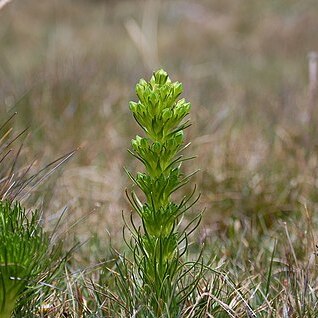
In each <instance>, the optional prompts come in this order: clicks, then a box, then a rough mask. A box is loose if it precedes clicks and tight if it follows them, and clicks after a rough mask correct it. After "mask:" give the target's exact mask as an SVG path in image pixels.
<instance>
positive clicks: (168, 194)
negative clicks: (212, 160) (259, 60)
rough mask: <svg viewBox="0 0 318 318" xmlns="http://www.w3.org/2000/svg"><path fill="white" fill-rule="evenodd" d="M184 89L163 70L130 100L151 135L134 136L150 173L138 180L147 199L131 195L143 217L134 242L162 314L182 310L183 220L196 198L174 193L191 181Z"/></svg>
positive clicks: (137, 152)
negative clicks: (185, 167) (184, 167)
mask: <svg viewBox="0 0 318 318" xmlns="http://www.w3.org/2000/svg"><path fill="white" fill-rule="evenodd" d="M182 91H183V86H182V84H181V83H179V82H175V83H173V82H171V80H170V78H169V77H168V75H167V73H166V72H165V71H163V70H159V71H157V72H155V73H154V74H153V76H152V77H151V79H150V81H149V82H146V81H145V80H143V79H142V80H140V81H139V83H138V84H137V85H136V93H137V96H138V98H139V101H138V102H130V110H131V112H132V114H133V116H134V118H135V120H136V121H137V123H138V124H139V125H140V127H141V128H142V130H143V131H144V133H145V136H144V137H141V136H136V138H135V139H133V140H132V151H130V152H131V154H132V155H134V156H135V157H136V158H138V159H139V160H140V161H141V162H142V163H143V165H144V166H145V171H144V172H139V173H137V175H136V176H135V177H134V176H132V174H130V173H129V172H128V174H129V176H130V178H131V179H132V180H133V182H134V184H135V185H136V186H138V187H139V188H140V189H141V191H142V192H143V194H144V200H145V202H142V200H141V199H139V198H138V196H137V194H136V193H135V192H132V193H131V195H129V196H128V198H129V200H130V202H131V204H132V206H133V208H134V210H136V211H137V213H138V215H139V216H140V218H141V224H142V226H141V228H137V227H134V228H135V233H134V238H135V245H133V246H132V249H133V252H134V257H135V261H136V263H137V267H138V270H139V272H140V276H141V281H142V288H143V290H144V291H146V292H147V293H148V295H149V304H147V306H148V307H151V308H152V309H153V312H155V313H156V315H157V316H160V315H161V314H162V313H163V312H164V311H165V310H166V309H167V306H168V307H170V309H169V310H170V311H171V308H172V307H173V308H175V310H176V311H177V312H178V311H179V303H180V297H178V296H177V295H176V291H175V281H176V276H177V273H178V268H179V265H180V257H181V255H180V254H181V252H180V247H179V246H180V242H181V241H182V238H183V240H184V237H185V236H186V235H187V234H186V233H185V232H184V231H179V229H178V224H179V222H180V218H181V217H182V215H183V214H184V212H185V211H186V210H187V209H188V208H189V206H188V202H189V200H190V199H191V197H192V194H191V195H190V196H189V197H185V198H184V199H183V200H181V202H179V203H176V202H173V200H172V194H173V193H174V192H175V191H176V190H177V189H179V188H180V187H182V186H183V185H184V184H185V183H187V182H188V180H189V177H188V176H184V175H183V174H182V172H181V163H182V162H183V161H184V160H186V159H185V158H183V156H182V155H181V151H182V150H183V149H184V148H185V146H184V133H183V130H184V129H185V128H187V127H188V126H189V124H188V121H187V120H185V117H186V116H187V115H188V114H189V111H190V108H191V105H190V103H188V102H186V101H185V100H184V99H179V100H178V97H179V96H180V94H181V93H182Z"/></svg>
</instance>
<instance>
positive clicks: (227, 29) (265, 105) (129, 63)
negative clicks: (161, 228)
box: [0, 0, 318, 245]
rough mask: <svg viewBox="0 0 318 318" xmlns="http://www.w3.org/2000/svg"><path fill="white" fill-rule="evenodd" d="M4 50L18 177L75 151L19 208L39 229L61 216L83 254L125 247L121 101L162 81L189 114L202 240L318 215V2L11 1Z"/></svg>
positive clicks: (4, 14)
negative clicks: (18, 138) (176, 89)
mask: <svg viewBox="0 0 318 318" xmlns="http://www.w3.org/2000/svg"><path fill="white" fill-rule="evenodd" d="M0 48H1V49H0V116H1V121H2V122H3V121H5V120H6V119H7V118H8V117H9V116H10V115H11V114H13V113H14V112H17V115H16V116H15V129H16V130H17V132H18V131H21V130H23V129H25V128H28V132H29V136H28V138H27V139H26V141H25V145H24V147H23V151H22V155H21V156H20V160H19V163H18V164H19V167H21V168H22V167H24V166H25V164H26V162H31V161H33V160H34V159H36V161H35V163H34V165H33V168H32V169H40V168H41V167H43V166H45V165H46V164H48V163H49V162H51V161H53V160H54V159H56V158H58V157H60V156H61V155H63V154H65V153H67V152H69V151H71V150H73V149H76V148H78V147H80V148H79V150H78V151H77V152H76V155H75V156H74V157H73V158H72V160H71V161H69V162H68V163H67V164H66V165H63V167H62V169H58V170H57V171H56V172H55V174H54V175H53V177H51V178H49V179H48V181H46V182H45V183H42V185H41V186H40V187H38V188H37V189H36V190H35V191H33V195H32V199H30V200H29V201H26V203H25V204H29V205H32V206H34V205H35V206H37V207H39V208H41V209H42V210H43V211H44V216H45V217H46V220H47V221H48V224H49V222H50V220H54V219H55V218H57V217H58V216H59V215H60V212H61V211H63V209H64V208H65V207H67V209H68V210H67V212H66V215H67V218H66V220H67V221H65V222H66V223H65V226H67V227H68V228H70V227H71V229H70V230H69V232H72V231H73V232H74V233H75V236H76V237H77V238H78V239H79V240H80V241H84V240H86V239H88V238H90V237H92V235H97V236H98V237H99V238H101V239H102V240H105V241H109V240H110V237H111V238H112V241H113V244H115V245H116V242H121V241H122V239H121V238H122V232H121V229H122V226H123V221H122V211H124V214H125V215H129V211H130V207H129V205H128V204H127V201H126V199H125V189H126V188H130V187H131V181H130V180H129V179H128V177H127V176H126V174H125V172H124V167H127V168H128V169H129V170H130V171H132V172H136V170H137V169H138V163H137V162H136V160H135V159H134V158H132V157H131V156H130V155H129V154H128V153H127V149H128V148H129V147H130V140H131V139H132V138H134V137H135V135H136V134H137V133H139V134H140V133H141V131H140V129H139V128H138V126H137V124H136V123H135V121H134V120H133V118H132V116H131V114H130V113H129V109H128V102H129V101H130V100H136V96H135V92H134V87H135V84H136V83H137V81H138V80H139V79H140V78H145V79H147V80H148V79H149V77H150V76H151V74H152V72H153V71H154V70H156V69H158V68H164V69H165V70H166V71H167V72H168V73H169V75H170V77H171V79H172V80H174V81H176V80H178V81H180V82H182V83H183V84H184V94H183V97H185V98H186V99H187V100H188V101H190V102H191V104H192V112H191V122H192V126H191V127H190V128H189V129H188V131H187V139H188V140H189V141H191V146H190V147H189V149H188V150H187V154H190V155H193V154H195V155H197V158H196V159H195V160H192V161H191V162H188V163H187V164H185V167H184V169H185V171H186V172H191V171H194V170H197V169H200V171H199V172H198V173H197V174H196V176H195V177H194V180H193V181H194V183H196V184H197V188H198V192H200V193H201V199H200V201H199V204H198V205H197V207H196V208H197V210H201V209H205V212H204V217H203V222H202V224H201V227H200V229H199V235H200V236H201V237H203V236H204V235H212V233H216V234H217V233H221V232H222V231H224V229H226V228H227V222H228V220H230V219H233V218H234V219H237V223H236V224H237V226H238V227H239V228H240V227H242V226H244V222H252V223H255V224H257V226H260V227H262V226H268V227H270V226H272V224H273V223H275V222H276V221H277V220H280V219H286V218H290V217H295V216H296V215H297V211H299V210H300V209H301V208H302V207H304V206H306V207H308V209H309V210H310V211H312V212H315V211H317V208H318V206H317V202H318V192H317V191H318V189H317V187H318V171H317V163H318V156H317V147H316V146H317V136H316V120H318V118H316V117H317V111H316V109H317V107H318V98H317V82H316V79H315V67H316V66H315V65H316V64H315V63H316V62H315V57H314V54H311V56H312V58H311V62H310V60H309V58H308V55H309V53H310V52H318V2H317V1H316V0H306V1H296V0H289V1H269V0H259V1H244V0H222V1H217V0H200V1H194V0H143V1H141V0H117V1H116V0H113V1H111V0H99V1H98V0H95V1H94V0H86V1H85V0H64V1H62V0H41V1H36V0H23V1H19V0H13V1H12V2H10V3H9V4H8V5H7V6H5V7H4V8H3V9H2V10H1V11H0ZM309 65H311V66H310V67H311V74H312V75H311V78H310V76H309V73H310V72H309ZM21 158H22V159H21ZM189 190H190V186H189V187H188V188H186V189H184V191H189ZM73 225H74V226H73Z"/></svg>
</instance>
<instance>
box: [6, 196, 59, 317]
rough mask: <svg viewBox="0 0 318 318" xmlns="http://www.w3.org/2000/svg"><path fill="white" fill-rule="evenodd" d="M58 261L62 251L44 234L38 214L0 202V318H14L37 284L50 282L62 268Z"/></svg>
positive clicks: (28, 299) (16, 205)
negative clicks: (42, 281)
mask: <svg viewBox="0 0 318 318" xmlns="http://www.w3.org/2000/svg"><path fill="white" fill-rule="evenodd" d="M58 257H59V249H58V248H56V247H54V245H53V244H51V242H50V239H49V236H48V235H47V234H46V233H44V231H43V229H42V227H41V225H40V219H39V214H38V212H36V211H35V212H33V211H31V212H29V213H27V212H26V211H25V210H24V209H23V208H22V207H21V205H20V204H18V203H10V202H8V201H0V317H2V318H7V317H11V315H12V312H13V310H14V309H15V307H16V306H17V305H18V306H19V307H21V306H23V305H24V304H25V303H26V302H28V301H30V299H31V297H32V295H34V294H35V293H36V288H35V287H37V282H38V281H40V280H43V279H44V278H45V282H46V284H47V283H48V282H49V279H50V277H52V275H53V274H56V273H57V269H58V268H59V264H60V261H59V260H58ZM39 286H41V285H39ZM41 288H43V286H41ZM22 295H23V296H24V297H21V296H22ZM19 298H21V301H19V303H17V302H18V300H19Z"/></svg>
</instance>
